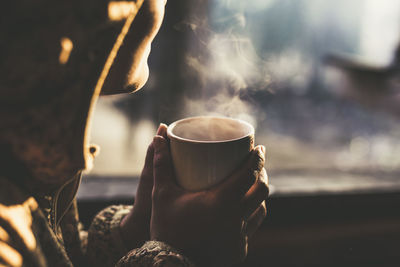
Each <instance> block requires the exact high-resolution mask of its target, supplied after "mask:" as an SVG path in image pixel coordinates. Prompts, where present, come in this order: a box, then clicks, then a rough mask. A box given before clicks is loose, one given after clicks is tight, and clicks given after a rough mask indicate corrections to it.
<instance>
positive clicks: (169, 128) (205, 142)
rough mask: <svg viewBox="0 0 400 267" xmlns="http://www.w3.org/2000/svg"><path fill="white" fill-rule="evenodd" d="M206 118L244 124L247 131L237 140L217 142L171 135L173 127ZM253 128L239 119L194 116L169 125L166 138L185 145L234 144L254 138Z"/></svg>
mask: <svg viewBox="0 0 400 267" xmlns="http://www.w3.org/2000/svg"><path fill="white" fill-rule="evenodd" d="M206 118H210V119H211V118H212V119H225V120H226V119H228V120H231V121H235V122H239V123H241V124H244V125H246V126H247V127H248V129H249V131H248V132H247V133H246V134H245V135H242V136H240V137H237V138H232V139H226V140H217V141H203V140H194V139H189V138H184V137H180V136H177V135H176V134H174V133H173V130H174V128H175V126H176V125H177V124H179V123H182V122H185V121H189V120H193V119H206ZM254 132H255V131H254V127H253V125H251V124H250V123H248V122H246V121H244V120H241V119H236V118H230V117H224V116H194V117H187V118H184V119H180V120H177V121H175V122H173V123H171V124H170V125H169V126H168V128H167V136H168V138H169V139H174V140H177V141H180V142H185V143H198V144H216V143H229V142H234V141H238V140H241V139H245V138H247V137H249V136H254Z"/></svg>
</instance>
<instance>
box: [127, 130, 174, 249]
mask: <svg viewBox="0 0 400 267" xmlns="http://www.w3.org/2000/svg"><path fill="white" fill-rule="evenodd" d="M166 130H167V128H166V126H165V125H161V126H160V127H159V128H158V130H157V135H164V134H165V133H166ZM153 157H154V146H153V143H151V144H150V145H149V147H148V149H147V154H146V159H145V163H144V167H143V171H142V174H141V176H140V181H139V186H138V189H137V192H136V198H135V204H134V206H133V208H132V210H131V212H130V213H129V214H128V215H127V216H126V217H125V218H124V219H123V220H122V221H121V224H120V229H121V234H122V238H123V239H124V243H125V245H126V247H127V248H128V249H129V250H130V249H133V248H137V247H140V246H141V245H142V244H143V243H144V242H145V241H147V240H150V217H151V206H152V201H151V193H152V190H153Z"/></svg>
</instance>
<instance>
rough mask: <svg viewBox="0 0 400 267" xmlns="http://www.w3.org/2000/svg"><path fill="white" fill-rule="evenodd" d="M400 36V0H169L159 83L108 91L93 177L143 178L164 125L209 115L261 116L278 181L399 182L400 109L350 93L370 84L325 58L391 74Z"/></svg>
mask: <svg viewBox="0 0 400 267" xmlns="http://www.w3.org/2000/svg"><path fill="white" fill-rule="evenodd" d="M399 37H400V2H399V1H397V0H352V1H346V0H337V1H319V0H307V1H306V0H279V1H276V0H248V1H245V2H244V1H240V0H219V1H216V0H200V1H199V0H198V1H194V0H176V1H169V3H168V5H167V12H166V17H165V22H164V25H163V27H162V29H161V32H160V34H159V35H158V37H157V39H156V41H155V43H154V45H153V47H152V54H151V56H150V59H149V65H150V78H149V81H148V83H147V85H146V86H145V87H144V88H143V89H142V90H141V91H139V92H138V93H136V94H133V95H126V96H122V97H103V98H102V99H101V100H100V103H99V105H98V107H97V109H96V113H95V119H94V123H93V131H92V142H93V143H96V144H98V145H100V147H101V153H100V155H99V156H98V158H97V159H96V162H95V168H94V170H92V172H91V175H92V176H96V175H107V176H118V177H121V176H124V177H135V176H137V175H138V174H139V173H140V171H141V168H142V166H143V161H144V156H145V151H146V148H147V145H148V144H149V143H150V142H151V140H152V137H153V135H154V133H155V131H156V129H157V127H158V124H159V123H160V122H164V123H167V124H169V123H171V122H172V121H174V120H176V119H180V118H183V117H187V116H193V115H207V114H208V115H224V116H230V117H236V118H241V119H244V120H247V121H249V122H250V123H252V124H253V125H255V127H256V143H258V144H263V145H265V146H266V147H267V153H268V169H269V172H270V174H271V182H272V184H273V185H274V184H275V185H276V186H275V189H276V190H300V191H307V192H311V191H313V190H347V189H354V186H356V187H359V188H360V189H363V188H367V189H368V188H374V187H376V186H377V187H384V188H388V187H390V188H391V187H393V186H397V184H398V183H399V182H398V181H397V179H393V177H396V176H397V174H398V173H399V171H400V156H399V155H400V124H399V117H400V116H398V115H397V114H396V113H395V112H390V110H389V111H388V110H385V109H382V108H379V107H376V106H374V105H363V101H360V99H353V98H351V97H348V94H346V92H347V91H350V90H352V89H353V88H352V86H353V87H357V86H358V87H360V86H359V85H358V84H354V83H351V81H350V82H349V78H348V77H347V73H346V71H345V70H344V71H343V68H342V67H337V66H336V67H335V66H327V65H329V64H326V62H325V59H326V58H327V57H330V56H338V55H340V56H341V58H345V59H348V60H351V61H352V62H353V61H354V62H357V64H363V65H362V66H364V65H365V66H367V67H368V68H370V69H371V68H372V69H374V70H376V69H378V71H379V70H381V69H385V68H387V66H391V65H393V62H395V60H396V59H395V53H396V49H397V45H398V43H399ZM367 70H368V69H367ZM384 82H385V81H382V82H381V83H378V86H377V87H379V88H373V89H374V90H376V91H379V90H381V91H382V92H387V91H388V90H389V89H387V88H386V87H387V86H386V84H385V83H384ZM362 86H364V85H362ZM362 86H361V87H362ZM358 87H357V88H356V89H357V90H360V91H361V92H362V95H363V97H364V98H365V99H368V98H370V97H371V96H370V90H368V88H366V89H365V88H358ZM364 89H365V90H364ZM363 90H364V91H363ZM373 97H374V96H373ZM361 100H362V99H361ZM383 106H385V105H383ZM304 174H307V175H304ZM348 174H352V175H348ZM377 174H378V175H377ZM305 176H306V177H307V178H306V179H305V178H304V177H305ZM321 176H324V178H323V179H322V178H321ZM312 178H316V179H312ZM310 179H311V180H310ZM288 186H290V188H289V187H288Z"/></svg>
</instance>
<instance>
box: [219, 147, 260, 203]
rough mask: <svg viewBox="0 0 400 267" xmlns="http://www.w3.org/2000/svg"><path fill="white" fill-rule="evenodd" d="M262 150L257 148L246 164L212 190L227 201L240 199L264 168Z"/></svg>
mask: <svg viewBox="0 0 400 267" xmlns="http://www.w3.org/2000/svg"><path fill="white" fill-rule="evenodd" d="M263 149H264V148H263V147H262V146H257V147H256V148H255V149H254V150H253V151H252V152H251V154H250V158H249V159H248V160H247V161H246V163H245V164H244V165H243V166H242V167H241V168H240V169H239V170H237V171H236V172H235V173H234V174H233V175H232V176H231V177H228V178H227V179H226V180H225V181H224V182H223V183H222V184H220V185H219V186H217V187H216V188H215V189H214V190H216V191H218V192H216V193H217V194H218V195H220V196H222V197H227V198H228V200H233V199H242V198H243V196H244V194H245V193H246V192H247V191H248V190H249V189H250V187H251V186H252V185H253V184H254V183H255V181H256V180H257V179H258V176H259V173H260V171H261V170H262V168H263V167H264V162H265V155H264V152H263Z"/></svg>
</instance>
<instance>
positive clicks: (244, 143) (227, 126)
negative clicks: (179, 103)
mask: <svg viewBox="0 0 400 267" xmlns="http://www.w3.org/2000/svg"><path fill="white" fill-rule="evenodd" d="M167 134H168V138H169V139H170V148H171V156H172V161H173V165H174V168H175V174H176V178H177V182H178V183H179V184H180V185H181V186H182V187H183V188H185V189H187V190H191V191H198V190H203V189H206V188H209V187H211V186H213V185H215V184H217V183H219V182H220V181H222V180H224V179H225V178H227V177H228V176H229V175H230V174H231V173H232V172H233V171H235V169H237V168H238V167H239V166H240V165H241V164H242V163H243V162H244V160H245V159H246V158H247V156H248V155H249V153H250V151H251V150H252V149H253V146H254V128H253V127H252V126H251V125H250V124H248V123H246V122H244V121H240V120H235V119H231V118H223V117H193V118H187V119H183V120H180V121H177V122H174V123H172V124H171V125H170V126H169V127H168V131H167Z"/></svg>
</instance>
